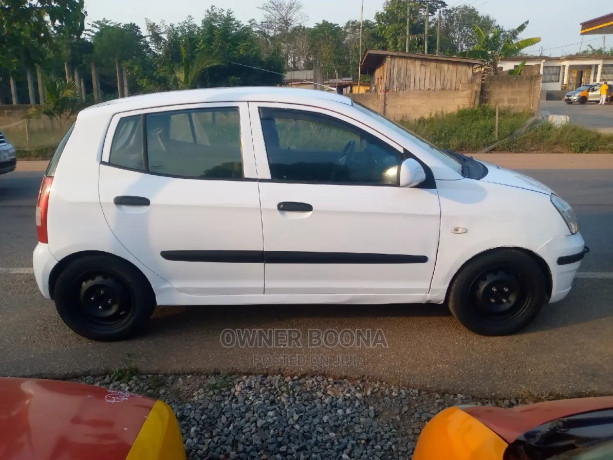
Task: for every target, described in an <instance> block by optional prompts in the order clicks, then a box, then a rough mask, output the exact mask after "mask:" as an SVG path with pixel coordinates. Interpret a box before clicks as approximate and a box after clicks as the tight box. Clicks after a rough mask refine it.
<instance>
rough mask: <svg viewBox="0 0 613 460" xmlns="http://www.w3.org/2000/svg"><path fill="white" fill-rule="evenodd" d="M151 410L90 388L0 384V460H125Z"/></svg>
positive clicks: (143, 401)
mask: <svg viewBox="0 0 613 460" xmlns="http://www.w3.org/2000/svg"><path fill="white" fill-rule="evenodd" d="M154 404H155V401H154V400H152V399H149V398H144V397H141V396H136V395H132V394H128V393H123V392H117V391H109V390H107V389H106V388H99V387H94V386H90V385H82V384H78V383H71V382H58V381H53V380H37V379H16V378H0V458H1V459H3V460H13V459H20V460H22V459H32V460H51V459H54V460H57V459H76V458H79V459H87V460H111V459H120V458H121V459H125V458H126V456H127V455H128V452H129V451H130V448H131V447H132V444H133V443H134V440H135V439H136V437H137V436H138V433H139V432H140V430H141V428H142V426H143V424H144V422H145V420H146V419H147V415H148V414H149V413H150V412H151V408H152V407H153V405H154Z"/></svg>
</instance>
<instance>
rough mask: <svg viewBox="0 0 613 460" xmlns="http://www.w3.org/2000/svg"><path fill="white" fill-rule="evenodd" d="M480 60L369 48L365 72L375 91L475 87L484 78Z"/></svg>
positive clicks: (372, 89) (364, 59)
mask: <svg viewBox="0 0 613 460" xmlns="http://www.w3.org/2000/svg"><path fill="white" fill-rule="evenodd" d="M482 66H483V62H482V61H480V60H478V59H465V58H458V57H447V56H434V55H429V54H409V53H403V52H400V51H381V50H368V51H366V53H365V54H364V58H363V59H362V73H363V74H368V75H370V81H371V91H372V92H376V93H382V92H396V91H414V90H417V91H436V90H448V91H458V90H466V89H469V88H472V87H473V85H474V83H475V81H476V80H477V79H480V78H481V73H480V70H481V69H482Z"/></svg>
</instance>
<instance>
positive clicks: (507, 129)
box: [402, 106, 531, 152]
mask: <svg viewBox="0 0 613 460" xmlns="http://www.w3.org/2000/svg"><path fill="white" fill-rule="evenodd" d="M530 117H531V114H530V113H527V112H521V113H514V112H511V111H509V110H500V111H499V114H498V119H499V122H498V139H504V138H506V137H508V136H510V135H511V134H512V133H514V132H515V131H517V130H518V129H519V128H521V127H522V126H523V125H524V124H525V123H526V121H528V119H529V118H530ZM402 125H404V126H406V127H407V128H408V129H410V130H411V131H413V132H414V133H416V134H417V135H418V136H421V137H423V138H424V139H426V140H428V141H430V142H431V143H432V144H434V145H436V146H437V147H438V148H440V149H451V150H455V151H460V152H476V151H478V150H481V149H482V148H485V147H487V146H490V145H492V144H494V143H495V142H496V109H495V108H493V107H490V106H480V107H476V108H474V109H462V110H460V111H458V112H457V113H450V114H446V115H438V116H436V117H433V118H421V119H419V120H417V121H413V122H408V121H403V122H402Z"/></svg>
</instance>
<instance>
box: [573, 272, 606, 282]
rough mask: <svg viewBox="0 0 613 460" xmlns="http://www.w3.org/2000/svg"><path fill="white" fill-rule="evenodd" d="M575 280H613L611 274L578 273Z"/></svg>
mask: <svg viewBox="0 0 613 460" xmlns="http://www.w3.org/2000/svg"><path fill="white" fill-rule="evenodd" d="M577 278H581V279H592V280H613V272H579V273H577Z"/></svg>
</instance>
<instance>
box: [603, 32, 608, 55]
mask: <svg viewBox="0 0 613 460" xmlns="http://www.w3.org/2000/svg"><path fill="white" fill-rule="evenodd" d="M606 52H607V36H606V35H603V36H602V54H604V53H606Z"/></svg>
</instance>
